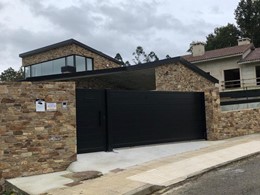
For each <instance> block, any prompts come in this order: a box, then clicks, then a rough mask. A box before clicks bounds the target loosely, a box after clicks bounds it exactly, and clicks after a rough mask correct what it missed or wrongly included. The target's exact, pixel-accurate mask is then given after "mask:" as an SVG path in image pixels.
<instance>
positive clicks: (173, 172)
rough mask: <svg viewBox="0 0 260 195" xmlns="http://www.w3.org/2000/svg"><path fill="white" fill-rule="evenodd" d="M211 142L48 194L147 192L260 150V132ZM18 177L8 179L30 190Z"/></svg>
mask: <svg viewBox="0 0 260 195" xmlns="http://www.w3.org/2000/svg"><path fill="white" fill-rule="evenodd" d="M207 143H209V144H208V145H207V146H205V147H202V148H200V149H197V150H196V149H195V150H188V151H186V152H185V151H184V152H181V153H179V154H175V155H171V156H169V155H168V154H167V155H166V156H165V157H161V158H157V159H152V160H150V161H149V162H145V163H142V164H138V165H136V166H132V167H130V168H127V169H126V170H123V171H120V172H114V173H113V172H109V173H107V174H105V175H104V176H102V177H100V178H97V179H93V180H87V181H84V182H81V184H79V185H76V186H73V187H65V188H64V187H63V188H58V189H53V190H49V191H48V194H49V195H58V194H64V195H66V194H68V195H74V194H75V195H78V194H86V195H87V194H95V195H99V194H100V195H103V194H105V195H109V194H135V193H141V194H146V193H147V192H150V191H152V190H155V189H161V188H163V187H165V186H166V187H167V186H169V185H172V184H176V183H178V182H181V181H184V180H186V179H187V178H189V177H192V176H194V175H197V174H200V173H202V172H205V171H208V170H210V169H213V168H215V167H218V166H221V165H224V164H226V163H230V162H232V161H236V160H238V159H241V158H245V157H248V156H250V155H254V154H256V153H258V152H260V134H254V135H250V136H244V137H239V138H233V139H229V140H225V141H220V142H207ZM34 177H35V176H34ZM23 179H24V178H23ZM17 180H18V179H14V180H8V181H9V182H11V183H13V184H14V185H16V186H17V187H19V188H22V190H24V191H26V189H25V188H24V186H22V185H19V182H18V181H17ZM37 188H40V186H38V187H37ZM27 192H28V191H27ZM31 192H32V191H31ZM38 192H39V191H38ZM45 192H46V191H45ZM29 194H33V193H29ZM38 194H39V193H38Z"/></svg>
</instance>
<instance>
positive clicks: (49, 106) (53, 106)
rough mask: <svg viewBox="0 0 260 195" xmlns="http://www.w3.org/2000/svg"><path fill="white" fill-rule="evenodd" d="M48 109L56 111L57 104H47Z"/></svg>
mask: <svg viewBox="0 0 260 195" xmlns="http://www.w3.org/2000/svg"><path fill="white" fill-rule="evenodd" d="M46 109H47V111H56V110H57V104H56V103H46Z"/></svg>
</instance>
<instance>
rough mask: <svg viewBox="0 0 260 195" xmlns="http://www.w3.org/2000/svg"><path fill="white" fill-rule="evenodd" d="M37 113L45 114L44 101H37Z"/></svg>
mask: <svg viewBox="0 0 260 195" xmlns="http://www.w3.org/2000/svg"><path fill="white" fill-rule="evenodd" d="M35 107H36V112H45V101H44V99H36V101H35Z"/></svg>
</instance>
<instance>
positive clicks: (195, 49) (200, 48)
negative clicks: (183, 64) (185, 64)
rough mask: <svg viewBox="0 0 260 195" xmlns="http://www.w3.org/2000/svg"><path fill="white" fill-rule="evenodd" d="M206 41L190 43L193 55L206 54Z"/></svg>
mask: <svg viewBox="0 0 260 195" xmlns="http://www.w3.org/2000/svg"><path fill="white" fill-rule="evenodd" d="M205 45H206V44H205V43H203V42H199V41H198V42H192V43H191V44H190V47H191V52H192V55H193V56H203V55H204V54H205Z"/></svg>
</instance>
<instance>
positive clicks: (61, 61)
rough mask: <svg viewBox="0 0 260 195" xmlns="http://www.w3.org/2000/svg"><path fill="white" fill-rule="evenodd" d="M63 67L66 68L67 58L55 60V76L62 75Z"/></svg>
mask: <svg viewBox="0 0 260 195" xmlns="http://www.w3.org/2000/svg"><path fill="white" fill-rule="evenodd" d="M62 66H65V58H60V59H57V60H53V74H61V67H62Z"/></svg>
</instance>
